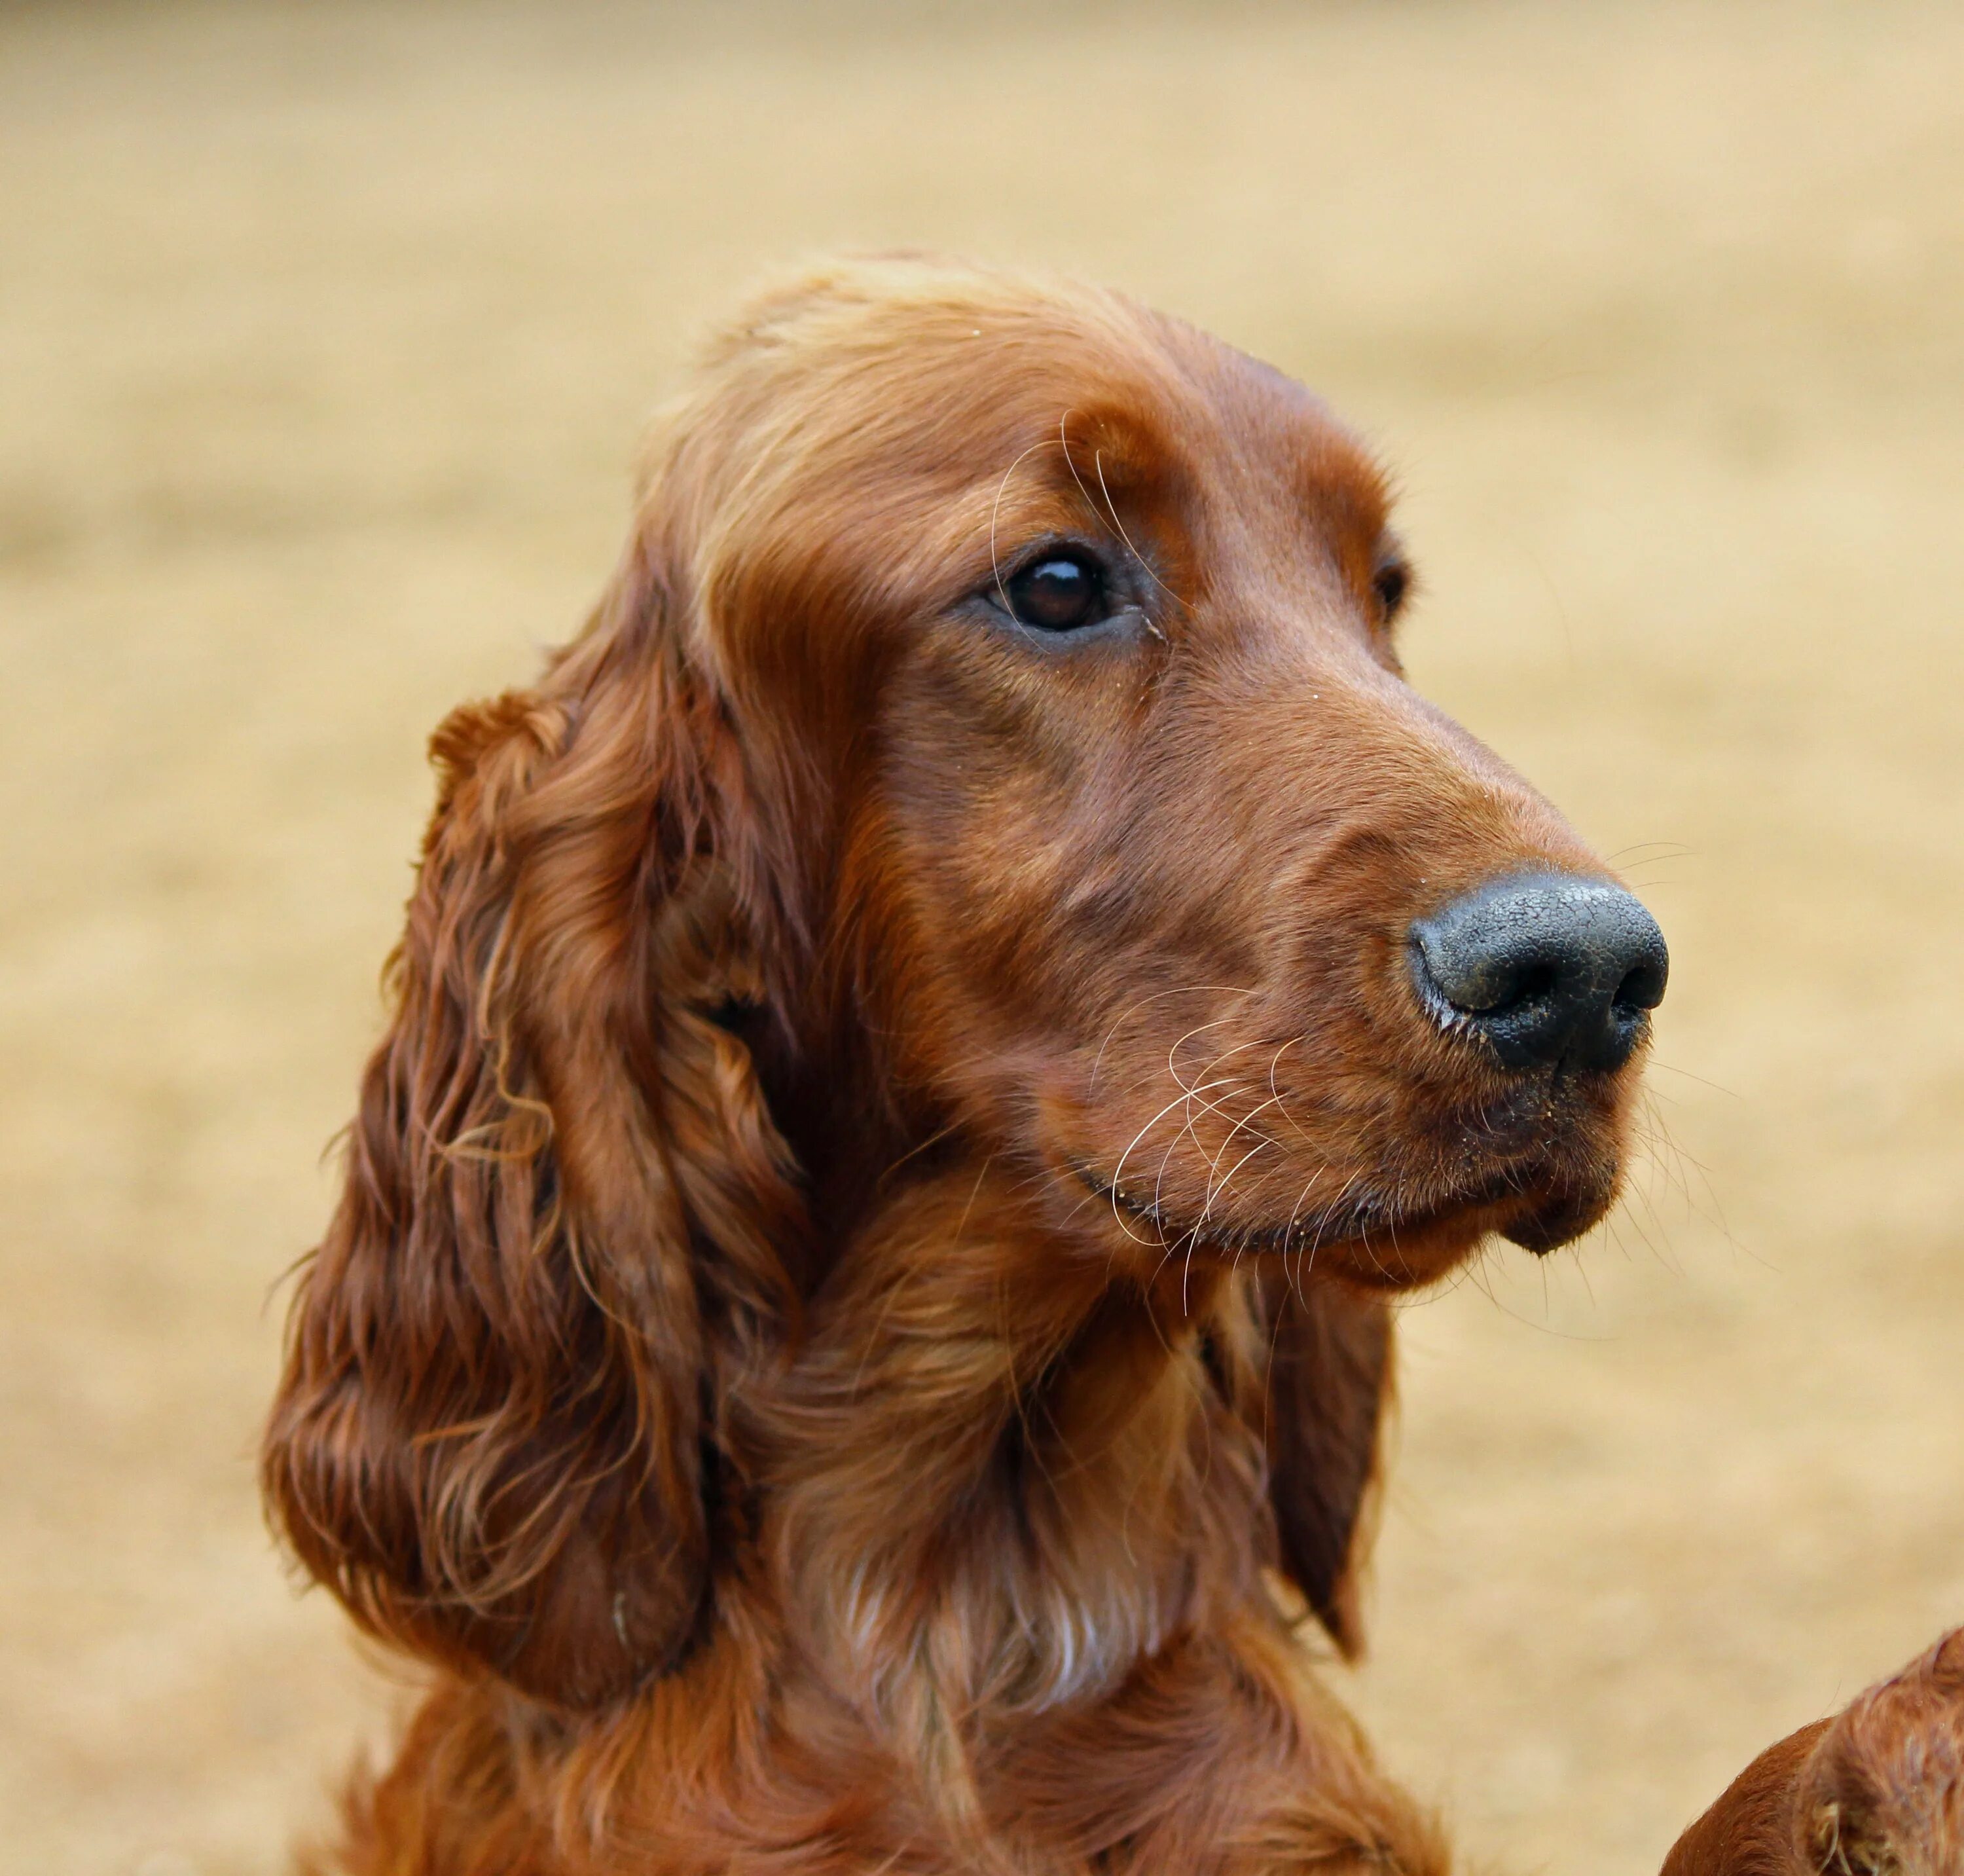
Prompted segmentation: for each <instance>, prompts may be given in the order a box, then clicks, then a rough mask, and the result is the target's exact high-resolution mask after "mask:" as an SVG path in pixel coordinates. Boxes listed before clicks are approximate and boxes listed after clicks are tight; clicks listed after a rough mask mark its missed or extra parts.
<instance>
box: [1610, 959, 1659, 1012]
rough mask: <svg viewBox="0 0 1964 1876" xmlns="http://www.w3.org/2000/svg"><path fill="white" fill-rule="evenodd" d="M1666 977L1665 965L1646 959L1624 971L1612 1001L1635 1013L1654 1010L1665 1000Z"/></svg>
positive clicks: (1618, 1006)
mask: <svg viewBox="0 0 1964 1876" xmlns="http://www.w3.org/2000/svg"><path fill="white" fill-rule="evenodd" d="M1611 1001H1613V1003H1614V1004H1616V1007H1617V1008H1618V1009H1619V1010H1629V1011H1630V1012H1631V1013H1632V1014H1633V1015H1634V1014H1640V1013H1641V1012H1643V1011H1644V1010H1654V1009H1655V1008H1656V1007H1658V1004H1661V1003H1662V1002H1663V1001H1664V969H1663V967H1662V966H1661V965H1658V964H1657V963H1654V962H1652V961H1651V960H1650V959H1645V961H1644V962H1642V963H1641V964H1639V965H1636V966H1635V967H1634V968H1633V969H1631V970H1629V971H1626V972H1625V973H1624V975H1623V981H1622V982H1621V983H1620V984H1619V985H1617V986H1616V995H1615V997H1613V999H1612V1000H1611Z"/></svg>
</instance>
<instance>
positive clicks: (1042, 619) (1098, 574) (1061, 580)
mask: <svg viewBox="0 0 1964 1876" xmlns="http://www.w3.org/2000/svg"><path fill="white" fill-rule="evenodd" d="M1003 594H1004V596H1005V597H1006V599H1008V601H1009V613H1010V616H1011V617H1012V618H1014V619H1015V620H1016V622H1017V624H1019V625H1035V626H1038V627H1040V628H1041V629H1042V630H1043V631H1047V632H1067V631H1076V630H1077V628H1079V627H1080V626H1081V625H1096V624H1097V623H1098V622H1099V620H1100V619H1102V618H1105V617H1106V615H1108V614H1109V612H1110V610H1111V607H1110V603H1109V593H1108V592H1107V589H1106V583H1105V570H1104V568H1103V567H1100V566H1099V564H1098V563H1097V562H1096V561H1094V560H1093V559H1092V557H1090V555H1089V554H1080V553H1077V552H1068V553H1056V554H1044V555H1043V556H1041V557H1040V558H1038V559H1037V560H1035V561H1032V562H1031V563H1030V564H1029V566H1027V567H1025V568H1023V570H1022V571H1021V572H1020V573H1013V574H1012V575H1011V576H1010V577H1009V582H1008V583H1007V584H1006V586H1005V587H1004V589H1003Z"/></svg>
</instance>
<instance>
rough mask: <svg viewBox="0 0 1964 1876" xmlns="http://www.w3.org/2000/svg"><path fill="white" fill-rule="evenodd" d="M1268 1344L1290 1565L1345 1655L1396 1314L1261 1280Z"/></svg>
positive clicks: (1268, 1274)
mask: <svg viewBox="0 0 1964 1876" xmlns="http://www.w3.org/2000/svg"><path fill="white" fill-rule="evenodd" d="M1257 1296H1258V1297H1259V1299H1260V1325H1261V1327H1262V1328H1263V1330H1264V1331H1265V1332H1266V1337H1267V1343H1268V1348H1269V1357H1268V1367H1267V1376H1266V1389H1265V1399H1264V1412H1263V1428H1264V1434H1265V1438H1266V1445H1267V1448H1268V1463H1269V1504H1270V1506H1271V1508H1272V1511H1273V1512H1274V1516H1275V1525H1276V1539H1277V1543H1278V1547H1279V1551H1280V1553H1281V1563H1282V1569H1284V1571H1285V1572H1286V1573H1287V1574H1288V1576H1290V1577H1291V1578H1292V1579H1293V1580H1294V1582H1295V1585H1296V1586H1297V1588H1299V1589H1300V1590H1301V1592H1302V1593H1303V1595H1304V1598H1305V1600H1307V1601H1308V1604H1309V1606H1310V1608H1311V1611H1313V1612H1314V1614H1315V1616H1316V1618H1317V1621H1319V1622H1321V1624H1323V1626H1324V1628H1326V1629H1327V1630H1328V1631H1329V1633H1330V1639H1331V1640H1333V1641H1334V1642H1335V1643H1337V1647H1338V1649H1339V1650H1340V1651H1341V1652H1342V1653H1343V1656H1344V1657H1345V1658H1346V1659H1355V1658H1356V1656H1358V1655H1359V1653H1361V1652H1362V1649H1363V1645H1364V1633H1363V1622H1362V1611H1361V1610H1360V1608H1359V1601H1360V1598H1359V1584H1358V1579H1359V1574H1360V1572H1361V1570H1362V1565H1363V1562H1364V1558H1365V1554H1366V1553H1368V1551H1369V1547H1370V1543H1369V1540H1370V1516H1369V1514H1370V1511H1371V1510H1372V1498H1373V1495H1374V1492H1373V1489H1374V1487H1375V1485H1376V1482H1377V1479H1378V1442H1379V1438H1380V1435H1381V1434H1382V1430H1383V1427H1384V1423H1385V1417H1386V1413H1387V1410H1388V1406H1389V1404H1390V1399H1391V1311H1390V1310H1389V1309H1388V1307H1387V1306H1386V1305H1385V1303H1384V1302H1383V1301H1382V1299H1380V1298H1378V1297H1376V1296H1370V1295H1368V1294H1366V1293H1364V1292H1362V1291H1359V1290H1351V1289H1349V1288H1348V1287H1346V1286H1344V1285H1343V1284H1340V1283H1334V1282H1328V1281H1321V1280H1319V1281H1315V1282H1312V1283H1307V1284H1304V1285H1301V1286H1298V1285H1296V1284H1295V1283H1291V1282H1290V1281H1289V1280H1288V1276H1287V1274H1285V1272H1284V1271H1282V1270H1281V1269H1279V1268H1276V1269H1272V1270H1270V1269H1264V1270H1263V1272H1262V1274H1261V1276H1260V1280H1259V1283H1258V1288H1257Z"/></svg>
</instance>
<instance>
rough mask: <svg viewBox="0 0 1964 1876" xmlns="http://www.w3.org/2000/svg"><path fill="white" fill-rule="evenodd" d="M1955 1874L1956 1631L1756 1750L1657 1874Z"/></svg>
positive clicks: (1962, 1742) (1959, 1670) (1960, 1786)
mask: <svg viewBox="0 0 1964 1876" xmlns="http://www.w3.org/2000/svg"><path fill="white" fill-rule="evenodd" d="M1958 1871H1964V1629H1959V1630H1956V1631H1954V1632H1953V1633H1951V1634H1949V1635H1947V1636H1946V1637H1944V1638H1943V1640H1941V1641H1940V1642H1939V1643H1937V1645H1936V1646H1934V1648H1931V1649H1930V1650H1928V1651H1927V1653H1924V1654H1922V1655H1921V1656H1918V1657H1917V1659H1915V1660H1914V1661H1912V1662H1911V1663H1910V1664H1909V1666H1908V1667H1906V1668H1905V1669H1903V1671H1902V1672H1901V1673H1900V1674H1896V1675H1891V1676H1890V1677H1889V1679H1887V1680H1885V1681H1881V1682H1877V1683H1876V1685H1875V1686H1873V1687H1872V1688H1869V1690H1868V1691H1867V1692H1866V1693H1864V1694H1863V1695H1861V1696H1860V1698H1858V1699H1856V1700H1854V1701H1851V1702H1850V1704H1848V1705H1847V1707H1844V1709H1843V1710H1842V1711H1841V1712H1840V1714H1839V1715H1837V1717H1835V1718H1834V1719H1832V1720H1817V1721H1815V1723H1814V1724H1813V1725H1812V1726H1808V1727H1802V1728H1801V1730H1799V1732H1798V1733H1793V1734H1792V1735H1790V1736H1789V1737H1787V1738H1786V1739H1783V1740H1781V1741H1780V1743H1779V1744H1778V1745H1777V1746H1773V1747H1771V1748H1770V1749H1768V1750H1767V1751H1766V1752H1762V1753H1761V1754H1760V1756H1759V1757H1758V1758H1757V1759H1754V1761H1753V1762H1752V1764H1751V1765H1748V1766H1747V1768H1746V1769H1745V1770H1744V1772H1741V1774H1740V1775H1739V1776H1738V1778H1737V1779H1735V1781H1733V1783H1732V1784H1731V1785H1730V1786H1729V1787H1728V1788H1727V1789H1726V1791H1725V1792H1724V1793H1723V1794H1722V1796H1721V1797H1719V1801H1718V1802H1717V1803H1716V1804H1714V1805H1713V1806H1712V1808H1711V1809H1710V1810H1709V1811H1707V1812H1706V1813H1705V1815H1704V1816H1703V1817H1701V1818H1699V1820H1698V1821H1697V1822H1696V1823H1695V1824H1693V1826H1691V1828H1690V1829H1689V1830H1687V1831H1686V1833H1684V1835H1683V1836H1682V1837H1680V1838H1679V1839H1678V1840H1677V1844H1676V1845H1675V1846H1674V1848H1673V1849H1672V1851H1671V1853H1670V1856H1669V1857H1668V1858H1666V1859H1665V1862H1664V1872H1663V1876H1957V1872H1958Z"/></svg>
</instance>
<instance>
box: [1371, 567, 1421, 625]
mask: <svg viewBox="0 0 1964 1876" xmlns="http://www.w3.org/2000/svg"><path fill="white" fill-rule="evenodd" d="M1371 590H1372V592H1373V593H1375V594H1376V595H1377V596H1378V616H1379V618H1381V619H1382V621H1383V622H1384V623H1385V625H1390V624H1391V622H1392V620H1394V618H1397V617H1398V613H1399V612H1400V611H1401V609H1402V608H1403V607H1404V602H1405V596H1406V594H1407V593H1410V590H1411V569H1410V567H1407V565H1406V564H1404V561H1400V560H1388V561H1381V562H1380V563H1379V564H1378V570H1377V571H1376V572H1375V573H1373V574H1372V576H1371Z"/></svg>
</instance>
